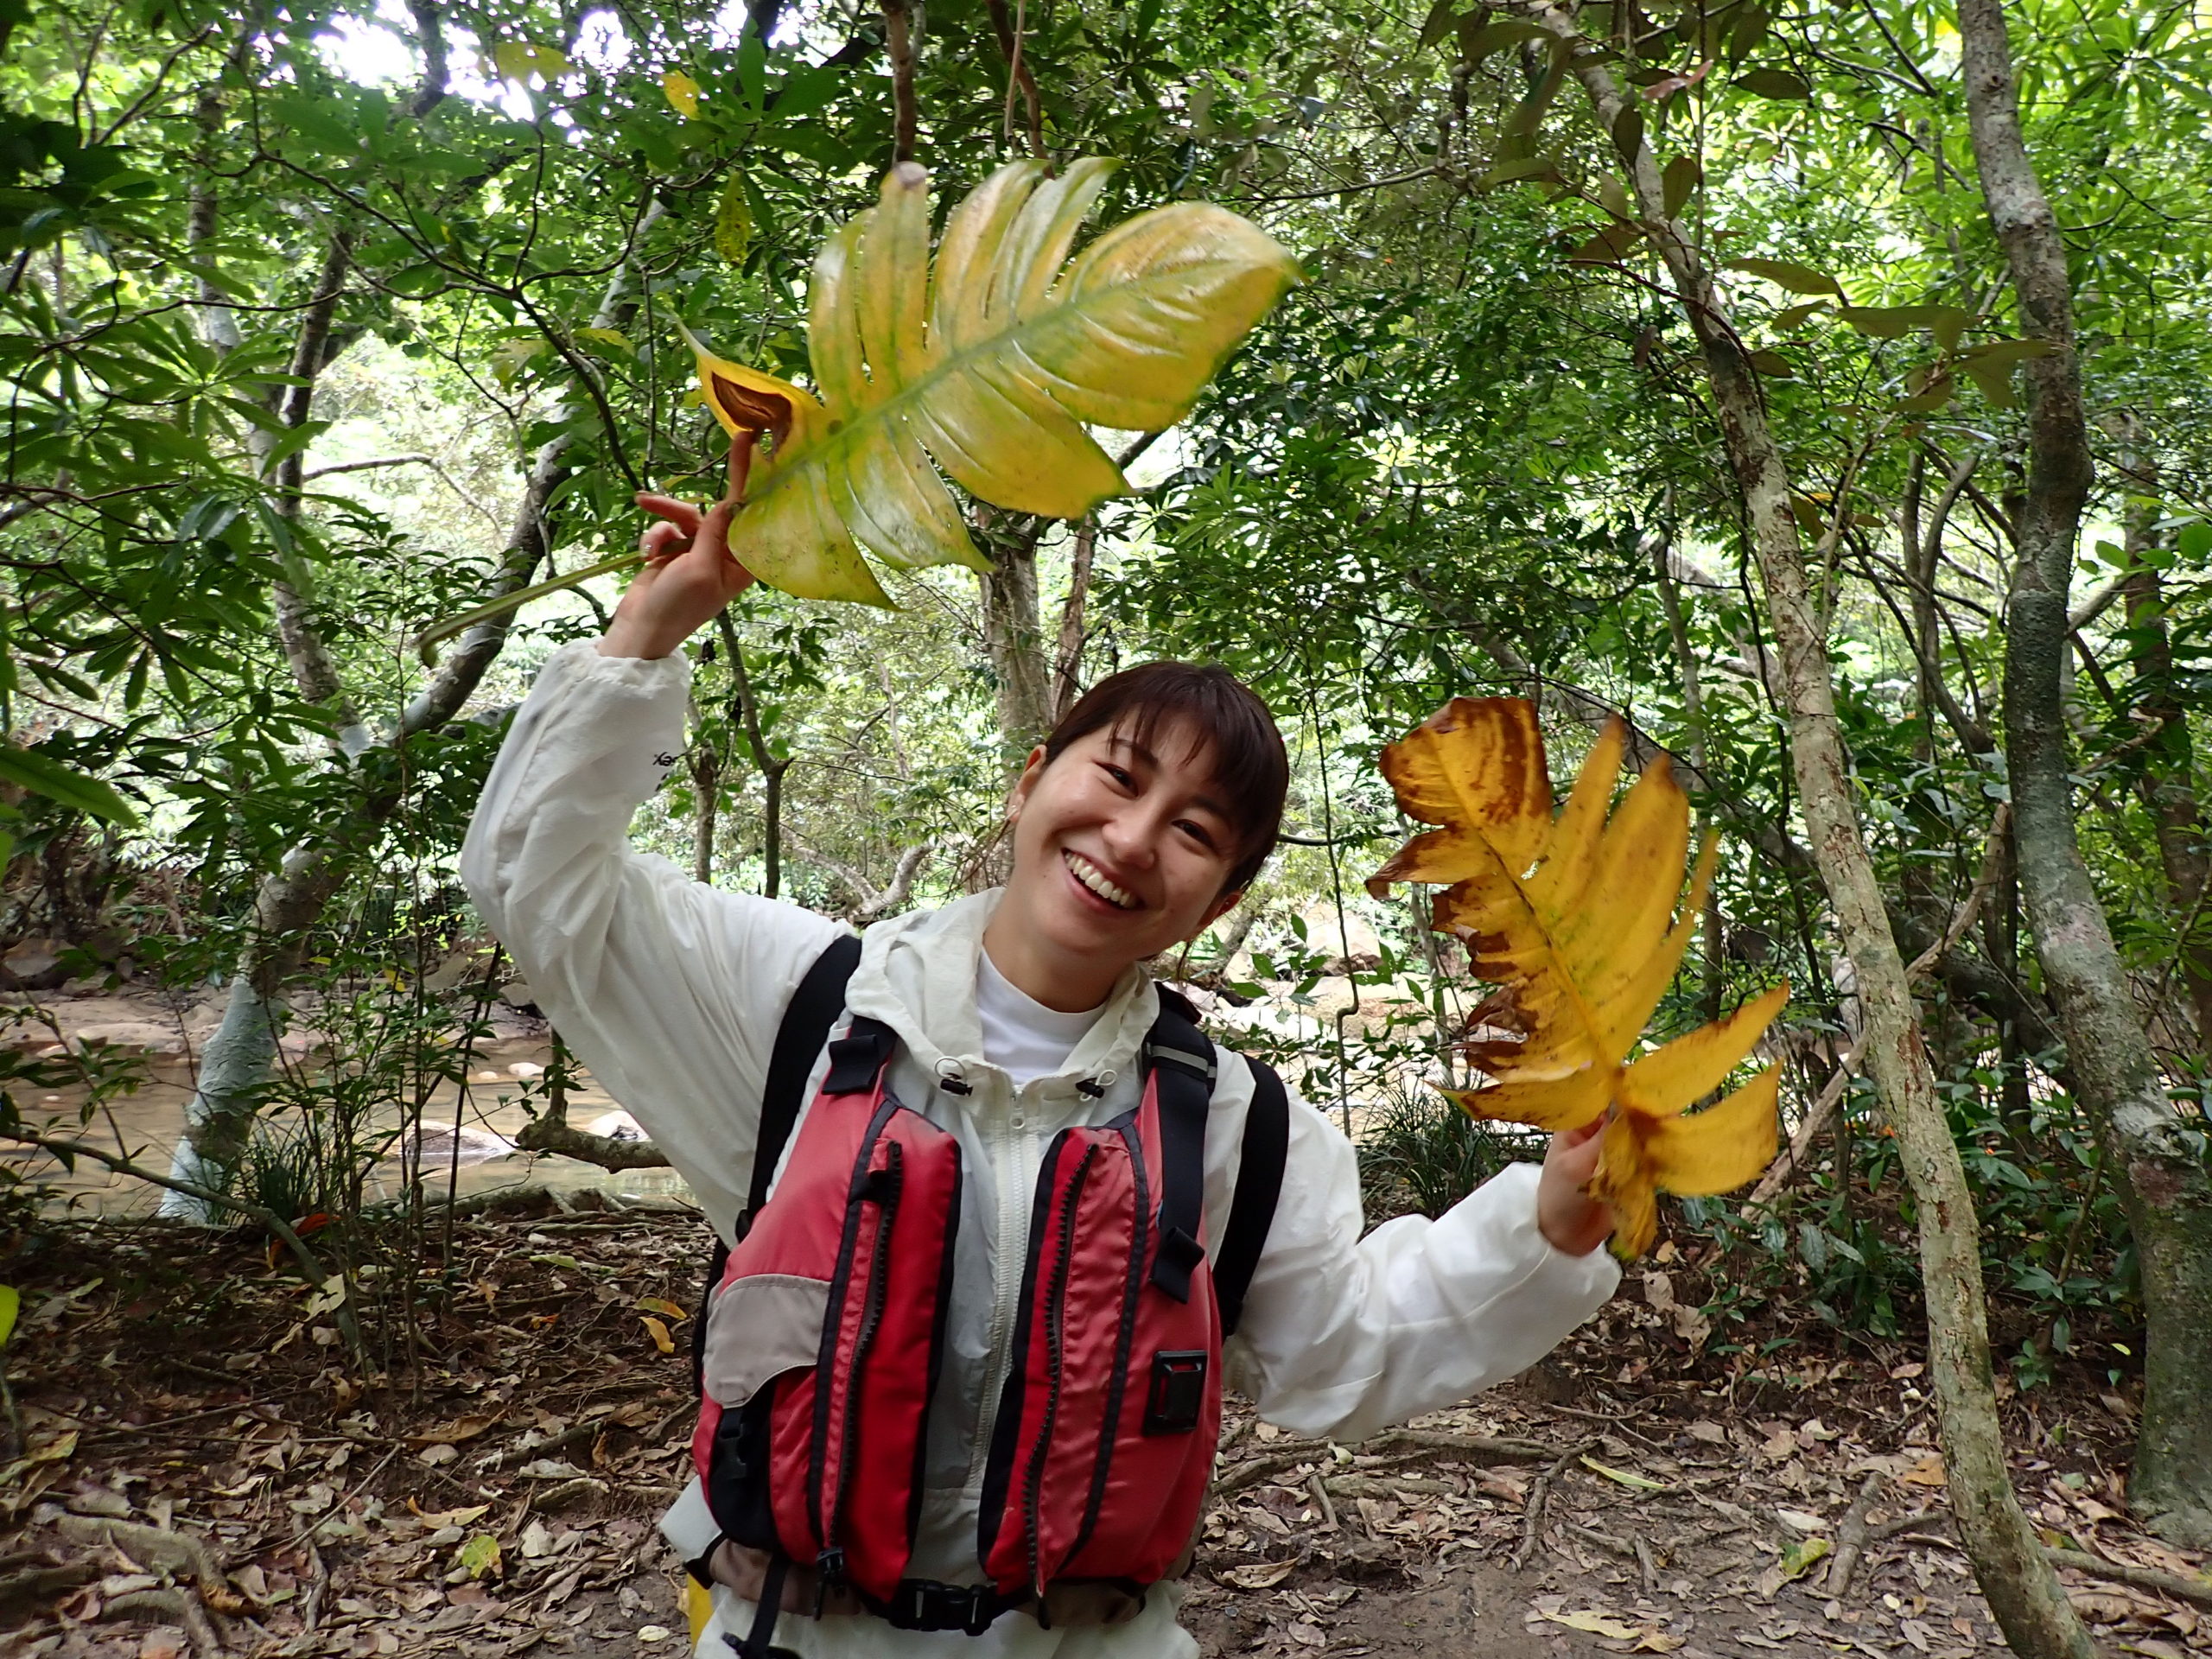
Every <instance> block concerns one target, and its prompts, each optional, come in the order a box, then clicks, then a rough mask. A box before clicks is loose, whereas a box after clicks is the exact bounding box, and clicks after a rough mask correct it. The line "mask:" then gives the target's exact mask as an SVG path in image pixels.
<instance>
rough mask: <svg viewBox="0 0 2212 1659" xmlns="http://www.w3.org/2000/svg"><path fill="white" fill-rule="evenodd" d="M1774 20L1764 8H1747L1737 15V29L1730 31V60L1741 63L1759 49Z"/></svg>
mask: <svg viewBox="0 0 2212 1659" xmlns="http://www.w3.org/2000/svg"><path fill="white" fill-rule="evenodd" d="M1772 21H1773V19H1772V17H1771V16H1770V14H1769V12H1768V11H1767V10H1766V8H1765V7H1764V6H1745V8H1744V9H1743V10H1742V11H1740V12H1738V13H1737V15H1736V23H1735V27H1734V28H1732V29H1730V30H1729V31H1728V56H1729V60H1730V61H1731V62H1734V63H1741V62H1742V61H1743V60H1745V58H1748V57H1750V56H1751V54H1752V53H1754V52H1756V51H1758V49H1759V43H1760V42H1761V41H1764V40H1765V39H1766V30H1767V25H1768V23H1770V22H1772Z"/></svg>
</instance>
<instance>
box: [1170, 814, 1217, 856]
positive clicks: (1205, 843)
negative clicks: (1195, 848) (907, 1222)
mask: <svg viewBox="0 0 2212 1659" xmlns="http://www.w3.org/2000/svg"><path fill="white" fill-rule="evenodd" d="M1175 827H1176V828H1177V829H1180V830H1181V831H1182V832H1183V833H1184V834H1185V835H1186V836H1189V837H1190V838H1191V839H1192V841H1195V842H1198V845H1199V846H1201V847H1204V848H1205V849H1207V850H1208V851H1209V852H1211V850H1212V849H1213V844H1214V841H1213V832H1212V831H1211V830H1210V829H1207V828H1206V827H1205V825H1204V824H1202V823H1192V822H1191V821H1190V820H1189V819H1188V818H1180V819H1178V820H1177V821H1176V824H1175Z"/></svg>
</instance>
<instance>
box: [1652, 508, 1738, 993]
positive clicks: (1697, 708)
mask: <svg viewBox="0 0 2212 1659" xmlns="http://www.w3.org/2000/svg"><path fill="white" fill-rule="evenodd" d="M1673 506H1674V496H1673V491H1672V490H1671V488H1670V489H1669V493H1668V510H1669V512H1670V513H1671V512H1672V511H1673ZM1651 575H1652V578H1653V580H1654V581H1656V582H1657V583H1658V585H1659V605H1660V608H1661V609H1662V610H1663V611H1665V612H1666V613H1667V637H1668V639H1669V640H1671V641H1672V642H1673V644H1674V647H1675V672H1676V673H1678V674H1680V675H1681V677H1682V720H1683V723H1684V724H1685V725H1686V726H1687V727H1688V749H1689V755H1690V760H1691V763H1692V764H1693V765H1694V766H1696V767H1697V770H1698V776H1700V778H1710V777H1711V776H1712V775H1713V772H1712V768H1711V767H1710V766H1707V764H1706V747H1705V683H1704V680H1703V678H1702V677H1701V676H1700V673H1699V671H1698V660H1697V651H1696V648H1695V647H1694V645H1692V644H1691V642H1690V625H1689V613H1688V611H1687V610H1686V609H1685V608H1684V607H1683V605H1682V593H1681V586H1680V585H1679V584H1678V583H1677V582H1675V566H1674V537H1673V536H1672V534H1671V533H1670V532H1669V531H1667V530H1664V529H1662V531H1660V533H1659V534H1657V535H1656V536H1655V537H1652V541H1651ZM1726 928H1727V923H1726V918H1725V917H1724V916H1722V914H1721V913H1720V892H1719V887H1717V886H1715V887H1711V888H1708V889H1707V893H1706V895H1705V912H1704V914H1703V916H1702V918H1700V921H1699V924H1698V931H1699V938H1700V943H1701V945H1702V950H1703V956H1704V976H1705V983H1704V986H1703V987H1702V988H1701V989H1700V993H1699V997H1698V1001H1699V1002H1700V1005H1701V1006H1702V1007H1703V1009H1704V1013H1705V1017H1706V1018H1707V1020H1718V1019H1719V1018H1720V1004H1721V1002H1722V1001H1723V1000H1724V998H1725V997H1726V993H1727V972H1728V969H1727V953H1728V946H1727V938H1726Z"/></svg>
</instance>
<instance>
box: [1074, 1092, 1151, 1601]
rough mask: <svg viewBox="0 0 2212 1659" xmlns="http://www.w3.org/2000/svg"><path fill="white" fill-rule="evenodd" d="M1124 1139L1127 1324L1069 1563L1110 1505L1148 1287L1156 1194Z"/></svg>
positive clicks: (1129, 1134)
mask: <svg viewBox="0 0 2212 1659" xmlns="http://www.w3.org/2000/svg"><path fill="white" fill-rule="evenodd" d="M1122 1141H1123V1143H1124V1144H1125V1145H1126V1146H1127V1147H1128V1151H1129V1180H1130V1185H1131V1186H1132V1188H1133V1189H1134V1190H1133V1191H1132V1192H1131V1194H1130V1207H1131V1210H1132V1212H1133V1213H1132V1216H1131V1218H1130V1226H1129V1274H1128V1282H1127V1284H1126V1286H1125V1287H1124V1288H1123V1290H1122V1325H1121V1331H1120V1332H1119V1334H1118V1335H1117V1336H1116V1338H1115V1339H1114V1370H1113V1374H1112V1376H1111V1378H1110V1379H1109V1382H1108V1383H1107V1385H1106V1412H1105V1414H1104V1415H1103V1417H1101V1418H1100V1419H1099V1421H1098V1457H1097V1460H1096V1462H1095V1463H1094V1464H1092V1465H1091V1473H1090V1498H1089V1500H1088V1501H1087V1502H1086V1503H1084V1506H1083V1523H1082V1524H1081V1525H1080V1526H1079V1527H1077V1529H1076V1535H1075V1542H1074V1543H1073V1544H1072V1545H1071V1546H1070V1547H1069V1549H1068V1559H1069V1560H1075V1558H1076V1557H1077V1556H1078V1555H1080V1554H1083V1551H1084V1545H1086V1544H1088V1543H1089V1542H1090V1535H1091V1533H1092V1532H1093V1531H1094V1530H1095V1529H1096V1527H1097V1525H1098V1516H1099V1513H1100V1511H1101V1510H1103V1509H1104V1507H1105V1504H1106V1478H1107V1475H1108V1473H1109V1471H1110V1469H1111V1466H1112V1463H1113V1457H1114V1441H1115V1439H1116V1434H1117V1433H1118V1431H1119V1429H1120V1427H1121V1422H1122V1400H1123V1398H1124V1396H1126V1395H1127V1394H1128V1384H1129V1350H1130V1347H1131V1345H1132V1344H1134V1343H1135V1339H1136V1332H1137V1298H1138V1296H1139V1295H1140V1294H1141V1293H1142V1291H1143V1289H1144V1272H1145V1245H1146V1243H1147V1241H1148V1239H1149V1237H1150V1235H1151V1226H1150V1221H1151V1217H1152V1192H1151V1188H1150V1185H1149V1184H1148V1183H1147V1181H1146V1179H1145V1168H1144V1147H1143V1145H1142V1143H1141V1141H1139V1140H1138V1139H1137V1135H1136V1132H1135V1130H1134V1129H1132V1128H1129V1127H1128V1125H1126V1124H1124V1125H1122Z"/></svg>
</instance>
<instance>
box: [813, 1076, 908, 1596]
mask: <svg viewBox="0 0 2212 1659" xmlns="http://www.w3.org/2000/svg"><path fill="white" fill-rule="evenodd" d="M880 1116H887V1114H882V1115H880ZM873 1146H874V1136H871V1137H870V1152H869V1154H868V1156H869V1157H870V1158H871V1159H872V1158H873V1155H874V1154H873ZM884 1151H885V1154H886V1156H885V1161H884V1166H883V1167H882V1168H881V1169H880V1170H877V1171H872V1172H870V1173H869V1174H868V1176H866V1177H865V1178H864V1184H863V1185H862V1188H861V1192H859V1193H858V1194H857V1195H856V1197H857V1200H858V1201H857V1202H856V1203H855V1205H854V1206H853V1224H852V1232H851V1234H850V1236H849V1241H848V1243H849V1245H856V1244H857V1243H858V1239H859V1236H860V1230H861V1214H862V1208H861V1207H862V1205H867V1204H870V1203H873V1204H874V1205H875V1211H876V1216H875V1236H874V1247H873V1249H871V1251H870V1253H869V1259H868V1288H867V1289H866V1291H865V1292H863V1293H862V1297H861V1328H860V1332H859V1334H858V1335H857V1336H856V1337H855V1338H854V1341H853V1357H852V1363H851V1364H850V1366H849V1368H848V1369H847V1370H846V1373H845V1378H844V1384H845V1420H844V1433H843V1437H842V1440H843V1444H842V1446H840V1447H839V1448H838V1452H839V1455H838V1459H837V1490H836V1493H835V1495H834V1502H825V1499H827V1498H829V1497H830V1495H829V1494H826V1493H825V1492H824V1491H823V1486H824V1484H826V1480H827V1476H828V1472H829V1471H828V1467H827V1465H828V1462H829V1422H828V1419H829V1393H828V1391H827V1389H823V1391H822V1392H821V1394H820V1395H819V1403H818V1405H817V1411H816V1432H815V1436H814V1455H813V1457H812V1459H810V1463H811V1467H810V1469H809V1471H808V1491H807V1503H808V1507H809V1509H810V1510H811V1512H812V1515H811V1518H812V1520H813V1522H814V1535H815V1536H816V1537H817V1538H818V1539H820V1540H821V1541H822V1551H821V1554H820V1555H819V1556H818V1557H817V1559H816V1561H815V1572H816V1574H817V1582H819V1583H820V1584H821V1585H822V1586H823V1588H824V1589H825V1590H827V1589H829V1587H831V1586H835V1585H837V1584H839V1583H842V1580H843V1579H844V1571H845V1551H844V1548H843V1546H842V1543H841V1542H840V1539H841V1537H842V1534H843V1531H844V1517H845V1502H846V1499H847V1497H849V1495H850V1493H851V1491H852V1482H853V1471H854V1466H855V1449H856V1447H855V1443H856V1442H857V1441H858V1440H859V1438H860V1414H859V1412H858V1411H857V1410H856V1409H855V1405H854V1395H855V1393H856V1392H857V1390H858V1389H859V1387H860V1383H861V1378H862V1377H864V1376H867V1374H868V1353H869V1351H870V1350H871V1349H873V1348H874V1345H875V1337H876V1332H877V1330H878V1329H879V1328H880V1326H881V1325H882V1323H883V1303H884V1298H885V1294H886V1293H887V1288H888V1285H887V1281H888V1279H889V1276H890V1270H891V1250H890V1244H891V1229H892V1224H893V1221H894V1220H895V1219H896V1218H897V1217H898V1213H899V1192H900V1190H901V1188H902V1185H903V1183H904V1179H905V1167H904V1158H905V1153H904V1150H903V1149H902V1148H901V1147H899V1143H898V1142H897V1141H890V1142H888V1143H887V1144H886V1145H885V1147H884ZM871 1189H872V1190H871ZM851 1262H852V1254H851V1250H850V1249H848V1250H847V1252H846V1253H845V1258H844V1261H843V1262H842V1263H841V1267H842V1268H843V1270H844V1273H845V1274H849V1272H850V1269H851ZM840 1276H841V1277H842V1276H844V1275H843V1274H841V1275H840ZM825 1370H826V1368H825ZM820 1375H821V1373H818V1374H817V1388H819V1387H820V1383H819V1380H818V1379H819V1376H820Z"/></svg>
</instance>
